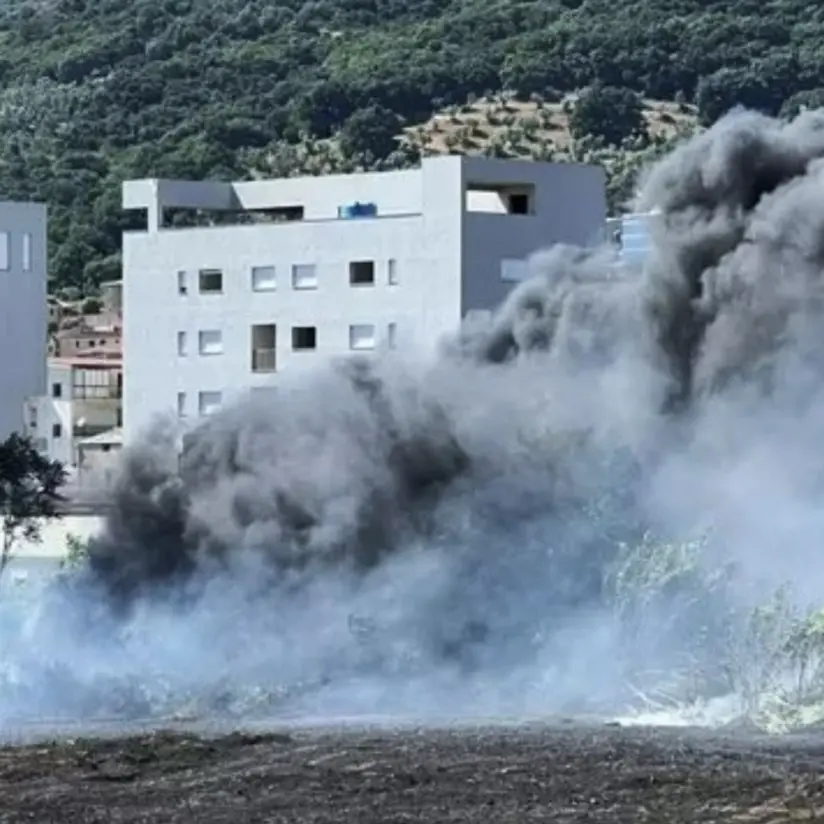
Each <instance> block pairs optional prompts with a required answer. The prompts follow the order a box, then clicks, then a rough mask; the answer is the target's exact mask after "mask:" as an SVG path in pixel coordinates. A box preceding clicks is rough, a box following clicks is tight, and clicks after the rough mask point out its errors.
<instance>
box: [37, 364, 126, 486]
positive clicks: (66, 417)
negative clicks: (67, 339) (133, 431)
mask: <svg viewBox="0 0 824 824" xmlns="http://www.w3.org/2000/svg"><path fill="white" fill-rule="evenodd" d="M47 383H48V386H47V394H45V395H39V396H33V397H30V398H28V399H27V400H26V403H25V418H26V431H27V433H28V434H29V435H31V437H32V438H33V440H34V443H35V445H36V446H37V448H38V449H39V450H40V451H41V452H42V453H43V454H44V455H47V456H48V457H49V458H50V459H52V460H58V461H61V462H62V463H63V464H65V465H66V466H67V467H69V468H72V469H74V470H78V471H79V470H80V469H81V468H82V467H81V463H82V461H81V460H80V458H82V450H81V449H80V445H81V444H83V443H84V442H86V441H87V440H88V439H89V438H94V437H96V436H101V435H104V434H106V433H111V432H112V430H117V429H118V428H119V427H120V426H121V424H122V419H123V414H122V408H123V407H122V398H123V367H122V361H121V360H120V359H115V358H104V357H101V358H93V357H90V356H85V357H75V358H50V359H49V360H48V367H47ZM98 440H100V438H99V437H98ZM112 444H114V446H113V450H114V451H116V450H117V449H119V441H118V440H117V439H115V440H113V441H112ZM112 444H110V446H111V445H112ZM100 445H101V448H102V446H103V444H102V442H101V444H100ZM92 448H93V447H92ZM113 450H108V451H113Z"/></svg>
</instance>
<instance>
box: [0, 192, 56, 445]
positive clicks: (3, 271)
mask: <svg viewBox="0 0 824 824" xmlns="http://www.w3.org/2000/svg"><path fill="white" fill-rule="evenodd" d="M47 345H48V306H47V298H46V207H45V206H44V205H43V204H41V203H13V202H9V201H0V440H5V439H6V438H7V437H8V436H9V435H10V434H11V433H12V432H21V431H25V429H26V421H25V419H24V404H25V401H26V398H30V397H32V396H34V395H42V394H43V393H44V392H45V390H46V349H47Z"/></svg>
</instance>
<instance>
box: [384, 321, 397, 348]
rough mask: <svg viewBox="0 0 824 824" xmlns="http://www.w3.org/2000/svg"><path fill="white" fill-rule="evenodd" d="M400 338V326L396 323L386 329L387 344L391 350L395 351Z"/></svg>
mask: <svg viewBox="0 0 824 824" xmlns="http://www.w3.org/2000/svg"><path fill="white" fill-rule="evenodd" d="M397 337H398V325H397V324H396V323H390V324H389V325H388V326H387V327H386V342H387V344H388V345H389V348H390V349H394V348H395V345H396V343H397Z"/></svg>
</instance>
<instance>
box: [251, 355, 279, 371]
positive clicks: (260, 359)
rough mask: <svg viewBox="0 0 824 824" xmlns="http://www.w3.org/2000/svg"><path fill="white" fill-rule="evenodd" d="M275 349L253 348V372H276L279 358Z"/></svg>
mask: <svg viewBox="0 0 824 824" xmlns="http://www.w3.org/2000/svg"><path fill="white" fill-rule="evenodd" d="M275 353H276V350H275V349H253V350H252V371H253V372H275V371H276V370H277V359H276V357H275Z"/></svg>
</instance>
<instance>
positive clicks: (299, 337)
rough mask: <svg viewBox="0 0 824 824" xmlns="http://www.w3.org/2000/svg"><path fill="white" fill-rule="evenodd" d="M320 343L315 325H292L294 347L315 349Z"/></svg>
mask: <svg viewBox="0 0 824 824" xmlns="http://www.w3.org/2000/svg"><path fill="white" fill-rule="evenodd" d="M317 345H318V330H317V327H315V326H293V327H292V349H296V350H300V349H303V350H306V349H315V348H317Z"/></svg>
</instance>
